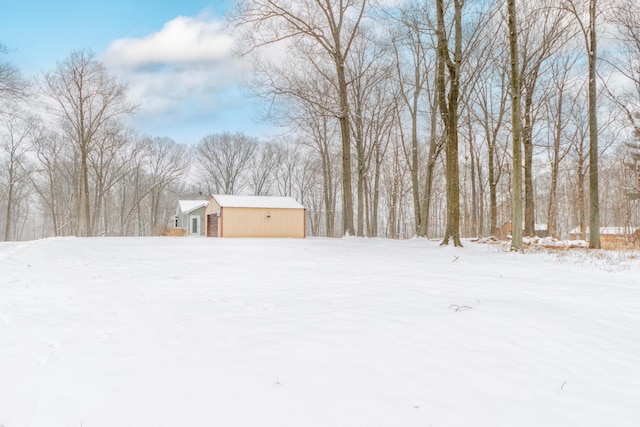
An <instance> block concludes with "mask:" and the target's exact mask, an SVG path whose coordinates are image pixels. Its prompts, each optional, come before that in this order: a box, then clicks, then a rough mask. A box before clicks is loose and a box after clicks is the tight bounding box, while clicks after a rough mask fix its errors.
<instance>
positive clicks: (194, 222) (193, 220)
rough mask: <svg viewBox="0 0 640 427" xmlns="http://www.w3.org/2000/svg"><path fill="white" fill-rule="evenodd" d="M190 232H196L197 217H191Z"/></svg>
mask: <svg viewBox="0 0 640 427" xmlns="http://www.w3.org/2000/svg"><path fill="white" fill-rule="evenodd" d="M191 234H198V217H195V216H194V217H193V218H191Z"/></svg>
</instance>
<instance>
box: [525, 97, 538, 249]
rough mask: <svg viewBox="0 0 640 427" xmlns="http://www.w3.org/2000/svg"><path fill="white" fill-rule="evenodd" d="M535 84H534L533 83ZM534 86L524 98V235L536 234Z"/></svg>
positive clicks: (531, 235)
mask: <svg viewBox="0 0 640 427" xmlns="http://www.w3.org/2000/svg"><path fill="white" fill-rule="evenodd" d="M532 86H533V85H532ZM532 109H533V87H530V88H528V90H527V91H526V96H525V100H524V114H523V116H524V122H525V123H524V129H523V131H522V146H523V148H524V235H525V236H530V237H533V236H535V206H534V199H535V197H534V193H533V111H532Z"/></svg>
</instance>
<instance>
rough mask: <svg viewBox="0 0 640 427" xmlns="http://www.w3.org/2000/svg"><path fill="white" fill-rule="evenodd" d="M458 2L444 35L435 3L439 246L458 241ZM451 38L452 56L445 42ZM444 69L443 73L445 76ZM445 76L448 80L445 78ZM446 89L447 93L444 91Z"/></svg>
mask: <svg viewBox="0 0 640 427" xmlns="http://www.w3.org/2000/svg"><path fill="white" fill-rule="evenodd" d="M462 6H463V1H462V0H453V8H454V11H453V30H452V33H453V34H452V35H450V34H448V31H447V26H446V24H445V7H444V2H443V0H436V9H437V22H438V25H437V36H438V49H437V51H438V68H437V71H436V73H437V74H436V75H437V93H438V106H439V110H440V115H441V117H442V122H443V123H444V128H445V132H446V135H447V143H446V146H445V154H446V175H447V228H446V231H445V235H444V239H443V241H442V244H443V245H447V244H448V243H449V239H450V238H451V239H453V244H454V245H455V246H462V242H461V241H460V177H459V171H458V114H459V111H458V107H459V102H460V67H461V62H462ZM451 36H453V44H454V47H453V57H451V53H450V48H449V42H450V38H451ZM445 69H446V71H447V74H446V75H445ZM447 77H448V78H447ZM447 87H448V90H447Z"/></svg>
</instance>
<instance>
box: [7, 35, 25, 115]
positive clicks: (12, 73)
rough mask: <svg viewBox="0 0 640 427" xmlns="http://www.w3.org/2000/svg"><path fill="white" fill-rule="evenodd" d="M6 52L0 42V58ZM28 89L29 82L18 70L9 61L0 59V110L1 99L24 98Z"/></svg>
mask: <svg viewBox="0 0 640 427" xmlns="http://www.w3.org/2000/svg"><path fill="white" fill-rule="evenodd" d="M7 53H9V51H8V49H7V47H6V46H5V45H3V44H2V43H0V58H1V56H2V55H5V54H7ZM28 89H29V82H28V81H27V80H25V79H24V78H23V77H22V75H21V74H20V71H19V70H18V69H17V68H16V67H15V66H13V65H12V64H11V63H10V62H8V61H3V60H2V59H0V111H2V108H3V105H2V101H9V100H17V99H24V98H25V97H26V96H27V90H28Z"/></svg>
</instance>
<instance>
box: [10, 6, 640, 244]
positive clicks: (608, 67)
mask: <svg viewBox="0 0 640 427" xmlns="http://www.w3.org/2000/svg"><path fill="white" fill-rule="evenodd" d="M638 6H640V5H639V4H638V0H609V1H605V0H598V1H597V2H596V0H562V1H557V0H538V1H535V2H526V3H525V2H517V1H514V0H509V1H504V0H502V1H487V0H450V1H445V0H437V1H436V2H435V3H431V2H413V1H406V2H403V3H401V4H399V5H393V6H389V5H387V6H380V4H374V3H373V2H370V1H369V0H336V1H328V2H316V1H311V0H286V1H282V0H252V1H243V2H240V3H239V4H238V6H237V8H236V9H235V10H234V12H233V13H232V14H231V15H230V17H229V20H230V22H231V23H232V24H233V25H234V26H236V28H237V32H236V34H237V36H238V52H239V53H240V54H241V55H244V56H245V58H246V59H247V60H250V61H251V62H252V73H251V78H250V79H249V81H248V83H247V85H248V87H249V88H250V89H251V90H252V92H253V95H254V96H255V97H257V98H258V99H261V100H263V101H264V104H265V115H266V116H265V118H267V119H269V120H271V121H272V122H273V123H274V124H276V125H278V126H281V127H282V128H283V133H282V136H277V137H273V138H271V139H270V140H258V139H256V138H253V137H250V136H247V135H244V134H242V133H229V132H225V131H224V130H221V131H218V132H213V133H211V134H210V135H206V136H204V137H203V138H202V139H201V141H200V142H199V143H197V144H195V145H194V146H185V145H183V144H180V143H177V142H175V141H173V140H171V139H169V138H166V137H159V136H148V135H140V134H139V133H137V132H136V131H135V129H131V128H130V127H128V126H127V125H126V123H127V118H128V116H129V115H131V114H132V113H134V112H135V109H136V106H134V105H132V104H131V103H130V102H129V101H128V99H127V96H126V92H127V87H126V85H124V84H123V83H122V82H119V81H118V80H117V79H116V78H114V77H113V76H111V75H110V74H109V73H108V72H107V70H106V69H105V68H104V66H103V65H102V64H101V63H100V62H99V61H98V60H97V59H96V57H95V56H94V55H93V54H92V53H91V52H90V51H87V50H81V51H76V52H72V53H71V54H70V56H69V57H67V58H66V59H64V60H62V61H60V62H59V63H58V64H57V67H56V68H55V69H54V70H51V71H50V72H47V73H43V75H42V76H41V77H40V78H39V79H38V82H37V84H32V83H30V82H27V81H26V80H24V79H23V78H22V77H21V76H20V73H19V70H17V69H16V68H15V67H13V66H12V65H11V64H10V63H9V62H7V61H0V119H1V121H0V162H1V164H2V169H0V209H1V210H0V225H2V228H1V230H2V232H3V234H2V235H3V238H4V240H17V239H30V238H39V237H46V236H58V235H78V236H98V235H150V234H158V233H160V232H161V231H162V229H163V228H165V227H166V226H167V225H168V224H170V223H171V218H172V216H173V215H174V212H175V206H176V202H177V200H178V199H179V198H206V197H207V196H208V195H209V194H214V193H223V194H255V195H282V196H292V197H294V198H296V199H297V200H298V201H299V202H301V203H302V204H304V205H305V207H306V208H307V210H308V221H309V224H308V230H309V231H310V233H311V234H314V235H320V236H339V235H344V234H350V235H358V236H370V237H376V236H386V237H391V238H409V237H412V236H416V235H417V236H426V237H432V238H441V239H443V243H447V242H449V241H452V242H453V243H454V244H457V245H459V244H461V243H460V238H461V237H471V236H474V237H475V236H489V235H496V234H497V232H498V229H499V227H500V226H501V225H503V224H505V223H507V222H509V221H512V222H513V223H514V224H518V223H522V229H520V227H513V230H514V241H515V240H516V238H521V236H522V235H525V236H527V235H528V236H533V235H534V234H536V233H544V234H548V235H551V236H554V237H562V238H565V237H567V235H568V232H569V231H570V230H571V229H574V228H579V230H580V232H581V233H582V235H583V237H586V231H587V229H589V228H590V227H591V228H592V229H597V228H598V227H597V226H596V227H595V228H594V224H599V225H603V226H605V225H606V226H618V227H637V226H639V225H640V212H639V209H640V208H639V205H638V203H639V200H638V199H639V198H638V196H637V194H639V193H640V173H639V171H640V168H639V159H640V150H639V149H638V142H637V141H638V138H639V137H640V115H639V110H638V108H639V107H640V76H639V74H638V67H637V64H638V63H640V18H639V17H638V14H637V13H635V11H637V10H638V9H639V8H638ZM596 29H598V32H596ZM596 40H597V41H598V43H597V44H596ZM596 46H598V47H599V48H598V49H597V50H596ZM4 53H6V49H4V48H0V55H2V56H0V59H3V58H5V57H6V55H3V54H4ZM596 61H597V62H596ZM36 99H37V102H35V101H34V100H36ZM592 165H594V167H593V168H592V167H591V166H592ZM518 234H519V236H518ZM591 234H592V235H593V234H597V233H591ZM598 245H599V242H592V246H593V247H597V246H598Z"/></svg>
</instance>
